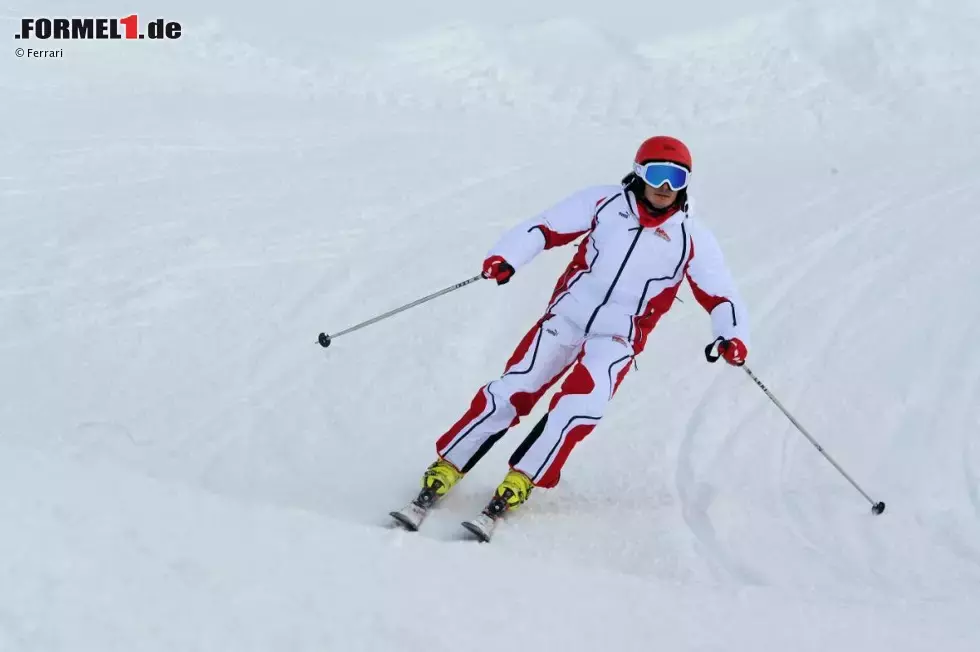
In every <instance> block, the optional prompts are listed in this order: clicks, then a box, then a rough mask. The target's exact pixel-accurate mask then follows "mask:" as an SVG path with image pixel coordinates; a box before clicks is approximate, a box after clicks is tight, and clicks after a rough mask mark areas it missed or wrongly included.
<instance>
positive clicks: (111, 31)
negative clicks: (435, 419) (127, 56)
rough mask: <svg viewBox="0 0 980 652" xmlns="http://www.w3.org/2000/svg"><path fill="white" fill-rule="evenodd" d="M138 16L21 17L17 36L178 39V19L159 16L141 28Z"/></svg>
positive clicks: (92, 38)
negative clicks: (165, 18)
mask: <svg viewBox="0 0 980 652" xmlns="http://www.w3.org/2000/svg"><path fill="white" fill-rule="evenodd" d="M141 27H142V26H141V25H140V19H139V16H138V15H136V14H132V15H131V16H126V17H125V18H22V19H21V21H20V33H18V34H14V38H15V39H23V40H29V39H39V40H42V41H43V40H47V39H56V40H65V41H84V40H102V39H105V40H109V39H143V38H148V39H154V40H163V39H170V40H174V39H178V38H180V33H181V29H182V28H181V26H180V23H178V22H177V21H174V20H171V21H166V20H164V19H163V18H157V19H155V20H151V21H150V22H148V23H146V26H145V29H141Z"/></svg>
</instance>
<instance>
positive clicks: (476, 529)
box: [461, 521, 490, 543]
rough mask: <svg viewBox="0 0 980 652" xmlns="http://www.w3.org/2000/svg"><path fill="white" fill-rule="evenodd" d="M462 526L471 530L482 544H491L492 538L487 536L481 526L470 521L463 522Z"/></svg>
mask: <svg viewBox="0 0 980 652" xmlns="http://www.w3.org/2000/svg"><path fill="white" fill-rule="evenodd" d="M461 525H462V526H463V527H464V528H466V529H467V530H469V532H470V534H472V535H473V536H475V537H476V538H477V539H478V540H479V541H480V543H490V537H489V536H487V533H486V532H484V531H483V529H482V528H481V527H480V526H478V525H475V524H474V523H470V522H469V521H463V522H462V523H461Z"/></svg>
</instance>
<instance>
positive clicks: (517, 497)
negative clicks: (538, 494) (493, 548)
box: [463, 469, 534, 543]
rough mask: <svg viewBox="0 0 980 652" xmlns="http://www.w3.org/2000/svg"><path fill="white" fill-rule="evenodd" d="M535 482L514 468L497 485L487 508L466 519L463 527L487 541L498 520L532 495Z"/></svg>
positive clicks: (481, 539)
mask: <svg viewBox="0 0 980 652" xmlns="http://www.w3.org/2000/svg"><path fill="white" fill-rule="evenodd" d="M532 489H534V483H533V482H531V479H530V478H529V477H527V476H526V475H524V474H523V473H521V472H520V471H514V470H513V469H512V470H510V471H509V472H508V473H507V477H505V478H504V480H503V482H501V483H500V485H499V486H498V487H497V491H496V492H494V494H493V498H491V499H490V502H489V503H487V506H486V508H484V510H483V511H482V512H481V513H480V515H479V516H477V517H476V518H474V519H472V520H469V521H464V522H463V527H464V528H466V529H467V530H469V531H470V532H472V533H473V534H474V535H475V536H476V537H477V538H478V539H479V540H480V541H483V542H484V543H487V542H489V541H490V537H491V536H493V530H494V528H495V527H496V525H497V520H498V519H500V518H501V517H502V516H503V515H504V514H506V513H507V512H509V511H511V510H513V509H517V508H518V507H520V506H521V505H523V504H524V503H525V502H526V501H527V499H528V498H529V497H530V496H531V490H532Z"/></svg>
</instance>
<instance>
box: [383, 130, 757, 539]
mask: <svg viewBox="0 0 980 652" xmlns="http://www.w3.org/2000/svg"><path fill="white" fill-rule="evenodd" d="M691 170H692V161H691V154H690V151H689V150H688V148H687V146H685V145H684V143H682V142H681V141H679V140H677V139H676V138H672V137H668V136H656V137H653V138H649V139H647V140H646V141H644V142H643V143H642V144H641V145H640V147H639V149H638V150H637V152H636V156H635V158H634V161H633V171H632V172H631V173H630V174H628V175H627V176H626V177H625V178H624V179H623V180H622V182H621V183H620V184H619V185H604V186H595V187H590V188H586V189H584V190H581V191H579V192H576V193H575V194H573V195H571V196H569V197H568V198H566V199H564V200H562V201H561V202H559V203H558V204H556V205H554V206H553V207H551V208H550V209H548V210H546V211H544V212H543V213H542V214H540V215H538V216H536V217H534V218H532V219H530V220H527V221H526V222H524V223H522V224H520V225H518V226H517V227H515V228H513V229H511V230H510V231H508V232H507V233H505V234H504V235H503V237H502V238H501V239H500V240H499V241H498V242H497V243H496V244H495V245H494V246H493V247H492V248H491V249H490V251H489V253H488V254H487V256H486V260H485V261H484V263H483V276H484V277H485V278H488V279H493V280H495V281H496V282H497V284H498V285H502V284H505V283H507V282H508V281H509V280H510V279H511V277H512V276H513V275H514V274H515V272H516V271H518V270H520V269H521V268H522V267H523V266H524V265H526V264H528V263H529V262H530V261H531V259H533V258H534V257H535V256H536V255H537V254H539V253H540V252H541V251H543V250H545V249H551V248H553V247H559V246H562V245H566V244H569V243H571V242H572V241H573V240H575V239H576V238H579V237H580V236H585V237H584V238H583V239H582V241H581V243H580V244H579V245H578V250H577V252H576V253H575V255H574V257H573V258H572V261H571V263H570V264H569V265H568V267H567V268H566V270H565V272H564V273H563V274H562V275H561V277H560V278H559V279H558V283H557V285H556V287H555V290H554V293H553V294H552V297H551V300H550V302H549V304H548V307H547V309H546V311H545V314H544V315H543V316H542V317H541V318H540V319H539V320H538V321H537V322H536V323H535V324H534V325H533V326H532V327H531V329H530V330H529V331H528V332H527V334H526V335H525V336H524V338H523V339H522V340H521V342H520V344H518V346H517V350H516V351H515V352H514V354H513V355H512V356H511V357H510V359H509V360H508V361H507V364H506V367H505V369H504V373H503V374H502V375H501V376H500V377H499V378H496V379H494V380H492V381H490V382H489V383H487V384H486V385H484V386H483V387H481V388H480V389H479V391H477V393H476V396H475V397H474V398H473V401H472V403H471V404H470V407H469V409H468V410H467V411H466V413H465V414H463V416H462V417H461V418H460V419H459V420H458V421H457V422H456V423H455V424H453V426H452V427H451V428H449V430H447V431H446V432H445V433H444V434H442V435H441V436H440V437H439V438H438V440H437V442H436V452H437V454H438V458H437V459H436V461H435V462H433V463H432V464H431V465H430V466H429V467H428V469H427V470H426V471H425V473H424V475H423V477H422V490H421V492H420V493H419V495H418V497H417V498H416V499H415V500H414V501H412V502H411V503H410V504H409V505H408V506H407V507H406V508H405V509H403V510H401V511H399V512H392V516H393V517H395V518H396V519H397V520H398V521H400V522H401V523H402V524H403V525H405V526H406V527H408V528H409V529H413V530H414V529H416V528H418V526H419V524H421V522H422V519H423V518H424V517H425V514H426V513H427V511H428V509H429V508H430V507H431V506H432V505H433V504H435V502H436V501H437V500H439V499H440V498H441V497H443V496H444V495H445V494H446V493H447V492H448V491H449V490H450V489H452V487H453V486H454V485H455V484H456V483H457V482H459V480H460V479H461V478H462V477H463V476H464V475H465V474H466V473H467V472H468V471H469V470H470V469H472V468H473V466H474V465H475V464H476V463H477V462H478V461H479V460H480V458H482V457H483V456H484V455H485V454H486V453H487V451H489V450H490V448H491V447H492V446H493V445H494V444H495V443H496V442H497V441H498V440H499V439H500V438H501V437H502V436H503V435H504V434H505V433H506V432H507V430H508V429H510V428H511V427H513V426H515V425H517V424H518V422H519V421H520V419H521V417H524V416H526V415H527V414H529V413H530V412H531V410H532V408H533V407H534V405H535V403H537V401H538V400H539V399H540V398H541V396H542V395H543V394H544V393H545V392H546V391H547V390H548V388H549V387H551V386H552V385H553V384H554V383H555V382H557V381H558V379H559V378H561V377H562V376H563V375H564V374H565V373H566V372H567V371H568V370H569V369H570V368H571V373H570V374H569V375H568V376H567V377H566V378H565V380H564V382H563V383H562V385H561V388H560V390H559V391H558V392H557V393H556V394H555V396H554V398H553V399H552V400H551V403H550V405H549V408H548V413H547V414H545V415H544V416H543V417H542V418H541V420H540V421H539V422H538V423H537V425H535V426H534V428H533V429H532V430H531V432H530V434H528V435H527V437H526V438H525V439H524V441H523V442H522V443H521V444H520V445H519V446H518V447H517V449H516V450H515V451H514V453H513V455H512V456H511V458H510V470H509V471H508V472H507V475H506V477H505V478H504V480H503V482H501V483H500V486H499V487H497V490H496V492H495V493H494V495H493V497H492V498H491V500H490V502H489V504H488V505H487V506H486V508H485V509H484V510H483V513H482V514H480V515H479V516H478V517H477V518H476V519H473V520H472V521H468V522H466V523H463V525H464V526H466V527H467V528H468V529H470V530H471V531H472V532H474V534H476V535H477V536H478V537H480V538H481V539H483V540H485V541H488V540H489V538H490V534H491V533H492V531H493V528H494V524H495V522H496V520H497V519H498V518H500V517H501V516H502V515H503V514H505V513H506V512H508V511H509V510H513V509H515V508H516V507H518V506H520V505H521V504H523V503H524V502H525V501H526V500H527V499H528V497H529V496H530V494H531V491H532V489H533V488H535V487H543V488H552V487H555V486H556V485H557V484H558V481H559V479H560V477H561V469H562V466H563V465H564V464H565V461H566V460H567V459H568V456H569V454H570V453H571V452H572V449H573V448H574V447H575V445H576V444H577V443H578V442H580V441H582V440H583V439H584V438H585V437H586V436H587V435H588V434H589V433H590V432H592V430H593V429H594V428H595V427H596V425H597V424H598V423H599V420H600V419H601V418H602V415H603V413H604V412H605V409H606V403H607V402H608V401H610V400H611V399H612V397H613V396H614V395H615V393H616V390H617V389H618V388H619V386H620V383H622V382H623V378H624V377H625V376H626V374H627V372H628V371H629V368H630V365H631V364H632V363H633V360H634V359H635V358H636V357H637V356H638V355H639V354H640V353H641V352H642V351H643V348H644V346H645V345H646V342H647V338H648V337H649V335H650V333H651V332H652V331H653V328H654V327H655V326H656V324H657V322H658V321H659V320H660V318H661V317H662V316H663V315H664V314H665V313H666V312H667V311H668V310H669V309H670V308H671V306H672V305H673V302H674V298H675V296H676V295H677V291H678V289H679V288H680V285H681V283H682V281H683V279H684V278H685V276H686V277H687V280H688V282H689V283H690V285H691V289H692V291H693V294H694V296H695V298H696V299H697V301H698V302H699V303H700V304H701V306H702V307H703V308H704V309H705V310H706V311H707V312H708V314H709V315H710V317H711V324H712V329H713V331H714V337H715V340H714V344H717V345H718V350H719V352H720V353H721V355H722V357H723V358H724V359H725V360H726V361H727V362H728V363H729V364H732V365H742V364H744V362H745V359H746V356H747V354H748V349H747V343H748V323H747V315H746V308H745V305H744V304H743V303H742V301H741V299H740V298H739V297H738V294H737V291H736V288H735V286H734V283H733V282H732V279H731V276H730V274H729V271H728V269H727V267H726V265H725V262H724V259H723V257H722V253H721V250H720V249H719V246H718V243H717V241H716V240H715V238H714V237H713V235H712V234H711V232H710V231H709V230H708V229H707V228H706V227H705V226H704V225H702V224H700V223H699V222H697V221H696V220H695V219H693V218H692V216H691V215H690V208H689V202H688V193H687V190H688V182H689V179H690V176H691Z"/></svg>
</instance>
